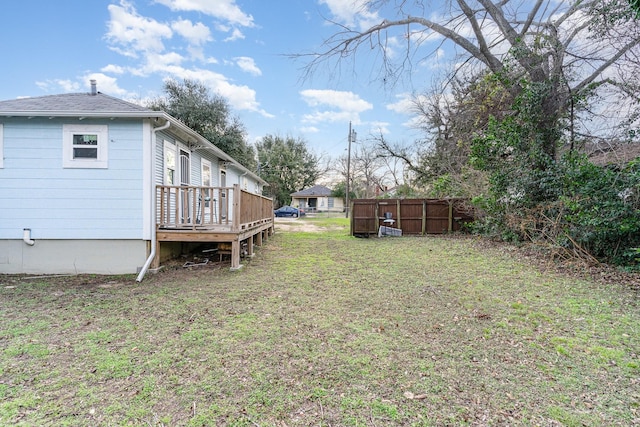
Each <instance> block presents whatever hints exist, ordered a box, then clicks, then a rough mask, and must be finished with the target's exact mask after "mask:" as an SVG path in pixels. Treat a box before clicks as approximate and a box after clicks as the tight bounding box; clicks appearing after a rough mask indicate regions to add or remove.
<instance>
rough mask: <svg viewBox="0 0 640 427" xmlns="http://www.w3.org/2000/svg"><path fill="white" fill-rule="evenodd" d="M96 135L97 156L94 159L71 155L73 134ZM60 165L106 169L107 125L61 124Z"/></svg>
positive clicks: (107, 159)
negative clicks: (61, 151)
mask: <svg viewBox="0 0 640 427" xmlns="http://www.w3.org/2000/svg"><path fill="white" fill-rule="evenodd" d="M81 134H85V135H96V136H97V139H98V142H97V147H96V148H97V156H96V158H95V159H87V158H77V159H76V158H74V157H73V148H74V145H73V136H74V135H81ZM62 135H63V137H62V140H63V143H62V147H63V153H62V167H64V168H88V169H106V168H107V167H108V165H109V158H108V154H109V149H108V148H109V126H107V125H63V126H62Z"/></svg>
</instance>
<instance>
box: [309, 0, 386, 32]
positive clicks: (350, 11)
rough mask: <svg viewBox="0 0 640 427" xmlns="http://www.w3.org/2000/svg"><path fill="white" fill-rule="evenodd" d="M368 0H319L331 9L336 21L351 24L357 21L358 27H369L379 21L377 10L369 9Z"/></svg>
mask: <svg viewBox="0 0 640 427" xmlns="http://www.w3.org/2000/svg"><path fill="white" fill-rule="evenodd" d="M368 2H369V0H351V1H346V0H320V4H325V5H327V7H328V8H329V10H330V11H331V14H332V15H333V18H334V19H335V20H337V21H338V22H340V23H342V24H344V25H346V26H353V25H355V24H356V23H357V25H358V26H359V27H360V29H364V28H369V27H371V26H372V25H375V24H376V23H379V22H380V21H381V19H380V17H379V16H378V13H377V12H374V11H371V10H369V7H368Z"/></svg>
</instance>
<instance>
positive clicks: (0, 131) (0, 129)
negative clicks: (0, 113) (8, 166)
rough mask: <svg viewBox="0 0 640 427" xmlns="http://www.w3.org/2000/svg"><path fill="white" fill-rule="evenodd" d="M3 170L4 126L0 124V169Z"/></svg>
mask: <svg viewBox="0 0 640 427" xmlns="http://www.w3.org/2000/svg"><path fill="white" fill-rule="evenodd" d="M2 168H4V125H3V124H2V123H0V169H2Z"/></svg>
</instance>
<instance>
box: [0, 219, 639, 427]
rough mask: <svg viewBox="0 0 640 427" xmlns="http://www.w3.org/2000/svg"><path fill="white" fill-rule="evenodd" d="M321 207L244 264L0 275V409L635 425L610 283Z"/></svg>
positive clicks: (129, 415)
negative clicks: (385, 230) (375, 234)
mask: <svg viewBox="0 0 640 427" xmlns="http://www.w3.org/2000/svg"><path fill="white" fill-rule="evenodd" d="M308 221H314V220H313V219H308ZM315 221H316V222H315V225H316V227H318V228H319V229H321V230H322V232H320V233H308V232H287V233H285V232H280V233H278V234H276V236H275V237H274V238H273V239H271V240H270V241H269V242H268V243H267V244H266V245H265V246H264V247H263V248H261V249H259V250H258V252H257V256H256V257H255V258H254V259H252V260H251V261H249V262H247V265H246V267H245V268H244V269H243V270H241V271H239V272H229V271H228V268H227V267H228V266H226V265H225V266H220V265H216V264H208V265H207V266H204V267H200V268H194V269H191V270H186V269H182V268H174V269H170V270H165V271H163V272H162V273H160V274H158V275H156V276H152V277H149V278H148V279H146V280H145V281H144V282H143V283H142V284H134V282H133V278H132V277H109V278H103V277H87V276H83V277H72V278H55V279H54V278H48V279H42V280H38V279H29V280H27V279H25V278H24V277H4V278H0V282H1V284H0V349H2V350H0V351H1V353H0V424H2V425H7V424H17V425H29V426H31V425H51V426H54V425H55V426H60V425H74V426H75V425H86V426H95V425H109V426H111V425H143V426H162V425H164V426H174V425H189V426H200V425H221V426H225V425H226V426H385V425H415V426H430V425H433V426H443V425H452V426H453V425H473V426H484V425H492V426H495V425H539V426H553V425H567V426H602V425H619V426H628V425H634V424H640V415H639V414H638V411H639V408H638V402H639V401H640V384H639V377H640V375H639V374H640V367H639V366H640V358H639V354H640V341H639V339H640V338H639V337H640V333H639V331H638V328H639V325H640V312H639V310H638V305H637V302H638V301H637V297H636V296H635V295H634V292H633V291H631V290H630V289H629V288H627V287H626V286H625V284H624V283H618V284H610V285H609V286H604V285H601V284H598V283H595V282H593V281H589V280H580V279H574V278H571V277H567V276H562V275H558V274H557V273H554V272H551V271H544V270H542V269H540V268H539V267H536V266H535V265H533V264H531V263H527V262H526V261H524V262H523V261H521V260H518V259H517V258H516V257H513V256H511V255H510V254H508V253H505V251H504V249H501V248H500V247H497V248H492V247H485V246H479V245H477V244H475V243H474V240H473V239H451V238H441V237H427V238H401V239H394V238H387V239H375V238H372V239H355V238H350V237H348V236H346V231H345V228H344V226H345V224H346V223H345V221H344V220H336V219H322V220H315ZM336 224H338V227H337V228H336Z"/></svg>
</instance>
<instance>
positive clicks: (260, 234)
mask: <svg viewBox="0 0 640 427" xmlns="http://www.w3.org/2000/svg"><path fill="white" fill-rule="evenodd" d="M263 234H264V231H261V232H259V233H258V234H256V245H257V246H262V235H263Z"/></svg>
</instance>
